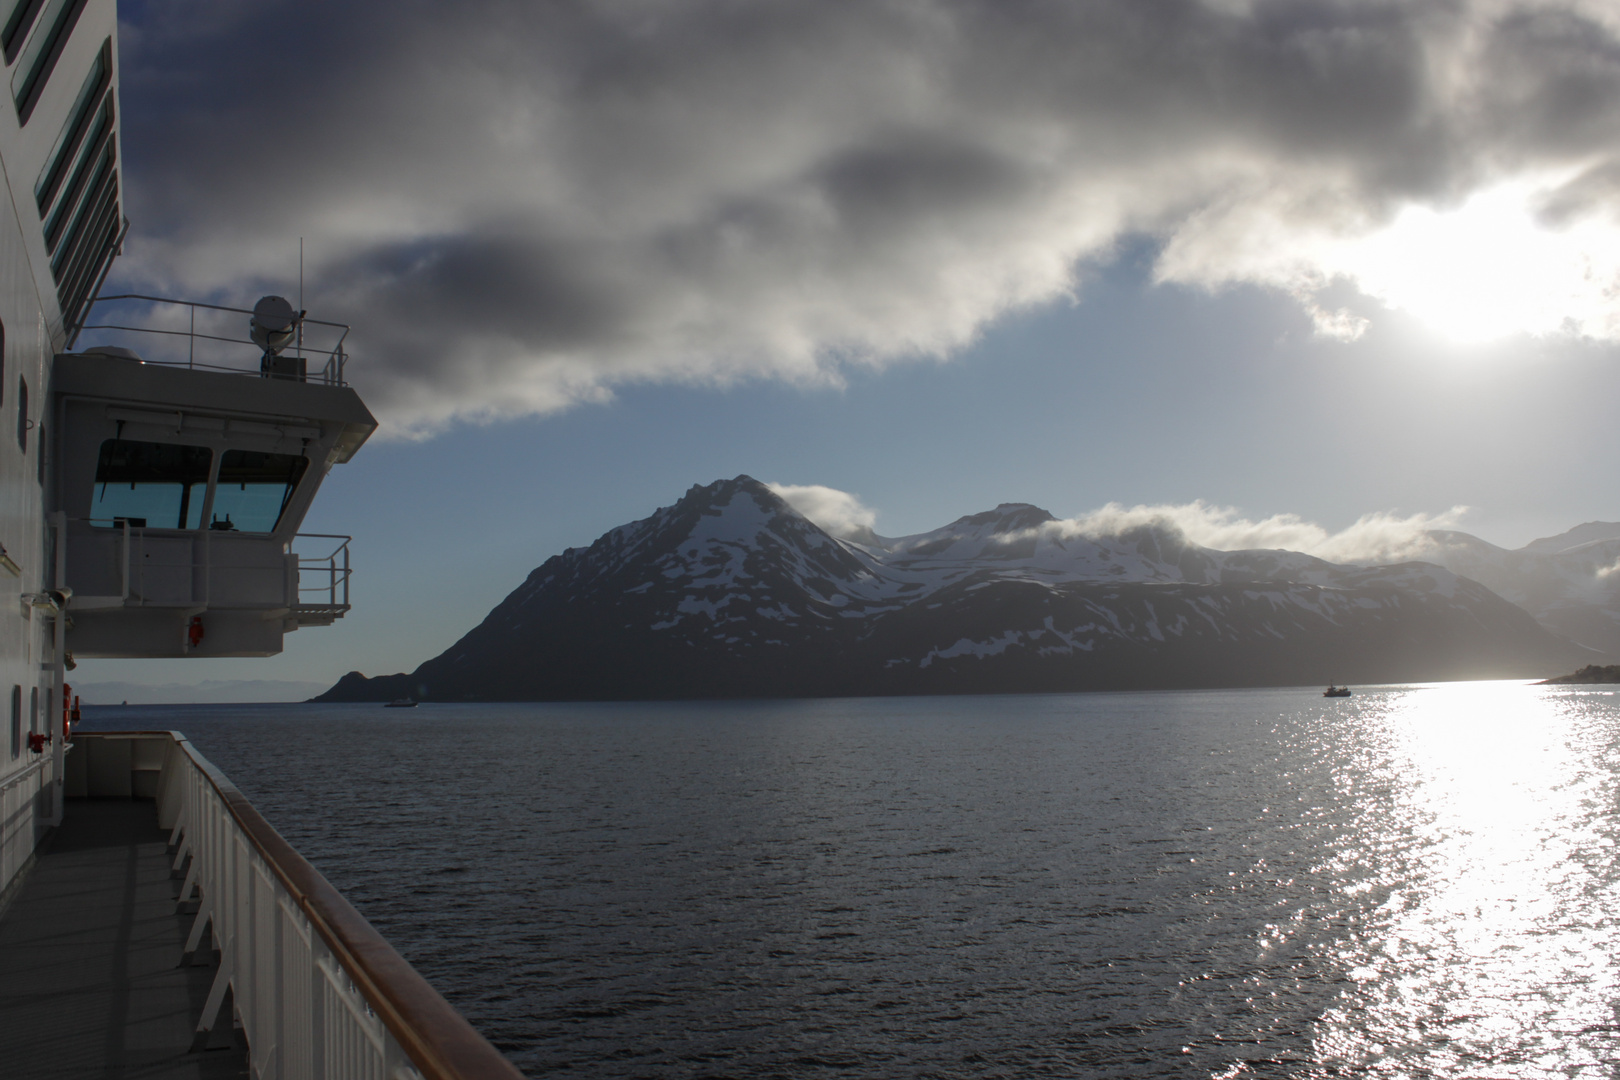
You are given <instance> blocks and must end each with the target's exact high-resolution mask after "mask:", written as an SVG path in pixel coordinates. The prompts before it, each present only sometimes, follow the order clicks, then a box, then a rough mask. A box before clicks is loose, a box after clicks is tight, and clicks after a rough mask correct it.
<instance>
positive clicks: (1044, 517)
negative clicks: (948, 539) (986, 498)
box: [951, 503, 1057, 533]
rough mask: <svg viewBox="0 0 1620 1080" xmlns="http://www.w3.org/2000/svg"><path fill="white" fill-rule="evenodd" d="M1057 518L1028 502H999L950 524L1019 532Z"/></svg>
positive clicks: (1000, 531) (999, 531) (998, 531)
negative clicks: (994, 506)
mask: <svg viewBox="0 0 1620 1080" xmlns="http://www.w3.org/2000/svg"><path fill="white" fill-rule="evenodd" d="M1056 520H1057V518H1055V517H1053V516H1052V515H1051V514H1049V513H1047V512H1046V511H1045V510H1042V509H1041V508H1040V507H1038V506H1033V505H1031V504H1030V503H1001V504H1000V505H999V506H997V507H996V508H995V509H994V510H986V511H984V512H983V513H981V514H969V515H967V516H966V517H960V518H957V519H956V520H955V521H953V522H951V526H957V525H967V526H972V527H974V528H983V527H985V526H990V529H991V531H992V532H997V533H1004V532H1021V531H1023V530H1024V529H1035V528H1039V527H1040V526H1042V525H1045V524H1046V523H1047V522H1048V521H1056Z"/></svg>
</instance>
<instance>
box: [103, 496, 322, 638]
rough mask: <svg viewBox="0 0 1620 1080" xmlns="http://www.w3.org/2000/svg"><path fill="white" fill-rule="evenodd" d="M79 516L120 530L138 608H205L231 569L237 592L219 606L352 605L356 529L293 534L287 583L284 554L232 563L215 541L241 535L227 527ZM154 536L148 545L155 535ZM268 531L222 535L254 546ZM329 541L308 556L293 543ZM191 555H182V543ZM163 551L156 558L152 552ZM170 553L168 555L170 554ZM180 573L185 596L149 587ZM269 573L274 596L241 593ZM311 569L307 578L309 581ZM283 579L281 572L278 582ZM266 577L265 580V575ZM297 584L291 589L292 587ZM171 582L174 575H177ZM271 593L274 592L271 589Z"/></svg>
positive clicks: (123, 566)
mask: <svg viewBox="0 0 1620 1080" xmlns="http://www.w3.org/2000/svg"><path fill="white" fill-rule="evenodd" d="M72 520H73V521H75V522H82V523H84V524H88V525H94V526H97V527H100V528H104V529H109V530H113V529H116V530H117V533H116V535H117V537H118V553H117V555H116V556H115V558H116V559H117V562H118V584H119V599H120V600H122V601H123V602H124V603H125V604H131V603H133V605H134V606H136V607H201V608H207V607H208V606H210V605H211V604H213V603H214V595H213V594H214V577H215V575H216V574H220V573H224V574H231V575H239V576H238V577H237V578H236V581H235V584H236V585H237V586H238V587H237V588H236V589H234V590H232V591H233V592H235V593H236V594H238V595H236V596H232V597H230V598H228V599H224V600H221V601H220V604H219V606H221V607H228V608H246V607H255V608H266V609H274V608H288V609H290V610H292V611H293V612H295V613H296V612H298V611H301V610H302V611H317V612H321V613H324V614H329V615H332V616H334V617H341V616H342V615H343V614H344V613H345V612H347V611H348V610H349V607H350V604H349V578H350V576H351V575H352V574H353V569H352V567H351V566H350V565H349V544H350V542H351V541H352V540H353V539H354V538H353V537H352V536H343V535H340V534H337V533H294V534H293V538H292V544H291V545H289V550H288V552H287V553H288V554H291V555H292V556H293V559H294V560H295V562H294V565H293V567H292V573H293V580H292V582H290V583H286V582H285V578H286V576H287V573H288V568H287V565H286V563H285V561H284V560H280V559H278V560H277V561H276V562H274V563H272V562H269V561H264V562H259V563H248V562H241V561H236V562H227V561H222V560H220V559H218V558H217V557H216V556H215V554H214V540H215V537H216V536H219V537H223V536H232V537H241V536H242V534H238V533H220V532H216V531H215V530H211V529H201V530H196V531H180V530H175V529H158V530H153V529H151V528H148V527H142V526H135V525H131V524H130V523H129V519H128V518H73V519H72ZM149 533H151V534H152V537H151V539H152V540H153V541H155V543H154V544H153V545H150V546H149V544H148V534H149ZM268 539H269V538H268V537H267V536H265V537H261V536H247V537H244V538H242V539H232V540H222V541H221V542H222V543H225V544H226V545H227V550H237V551H243V550H247V549H246V548H245V547H244V546H241V545H242V544H243V540H245V541H246V543H247V544H252V543H253V542H254V541H259V542H261V543H262V542H264V541H267V540H268ZM301 540H304V541H309V540H323V541H336V546H335V547H332V548H331V550H330V551H327V547H328V545H324V544H323V545H322V546H321V551H323V552H325V554H317V555H308V554H304V553H302V552H298V551H293V550H291V546H292V545H296V544H297V543H298V542H299V541H301ZM182 548H184V549H185V554H183V555H181V554H179V552H180V549H182ZM153 556H157V558H155V559H154V558H153ZM164 556H169V558H165V557H164ZM177 572H184V576H185V581H186V586H185V590H184V593H185V594H184V595H179V594H178V593H176V594H174V595H161V596H158V597H153V595H152V592H153V589H152V588H151V587H149V585H148V582H147V576H148V575H149V574H150V575H152V576H153V577H154V578H158V577H166V578H169V579H173V578H175V577H176V574H177ZM253 574H258V575H264V576H265V577H267V578H268V579H269V580H268V582H267V583H266V584H265V585H264V587H263V589H262V595H263V596H266V597H270V598H269V599H261V600H259V601H256V602H249V601H244V600H242V599H241V594H243V593H252V592H253V591H255V590H251V589H243V588H242V587H241V582H242V581H243V580H245V577H246V576H247V575H253ZM306 576H307V580H308V584H306ZM199 577H200V579H201V583H202V589H201V592H200V594H199V591H198V589H197V585H196V582H197V579H198V578H199ZM278 579H280V580H279V581H278ZM261 580H262V579H261ZM289 584H290V588H289V587H288V586H289ZM171 585H172V581H171ZM272 594H274V595H273V596H272Z"/></svg>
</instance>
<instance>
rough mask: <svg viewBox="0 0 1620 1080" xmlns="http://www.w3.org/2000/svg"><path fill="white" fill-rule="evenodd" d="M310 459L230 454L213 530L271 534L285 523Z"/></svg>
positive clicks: (223, 464) (222, 467)
mask: <svg viewBox="0 0 1620 1080" xmlns="http://www.w3.org/2000/svg"><path fill="white" fill-rule="evenodd" d="M308 467H309V459H308V458H306V457H303V456H301V455H297V454H261V453H259V452H257V451H254V450H227V451H225V456H224V457H222V458H220V459H219V484H218V486H216V487H215V488H214V511H213V520H212V521H210V522H209V523H208V527H209V528H210V529H226V530H233V531H239V532H270V531H271V530H272V529H274V528H275V527H276V523H277V522H279V521H280V520H281V512H282V511H283V510H285V509H286V508H287V502H288V501H289V500H290V499H291V498H292V494H293V491H294V490H295V489H296V488H297V487H298V481H299V480H300V479H302V478H303V475H304V470H305V469H306V468H308Z"/></svg>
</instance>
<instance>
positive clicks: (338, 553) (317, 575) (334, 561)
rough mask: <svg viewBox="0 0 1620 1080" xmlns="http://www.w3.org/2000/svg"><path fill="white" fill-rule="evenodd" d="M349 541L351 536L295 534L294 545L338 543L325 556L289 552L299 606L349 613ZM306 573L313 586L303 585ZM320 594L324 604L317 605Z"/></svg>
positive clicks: (351, 538) (319, 600)
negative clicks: (295, 560)
mask: <svg viewBox="0 0 1620 1080" xmlns="http://www.w3.org/2000/svg"><path fill="white" fill-rule="evenodd" d="M353 539H354V537H352V536H342V535H340V534H338V533H298V534H297V535H295V536H294V537H293V540H294V542H296V541H299V540H336V541H337V542H338V544H337V547H335V548H333V549H332V551H331V552H330V553H328V554H326V555H305V554H303V553H302V552H296V551H295V552H293V554H294V555H295V556H297V558H298V606H299V607H306V608H307V607H322V608H326V609H328V610H331V611H337V612H344V611H348V610H349V574H350V570H349V542H350V541H351V540H353ZM306 574H307V575H308V576H309V579H310V580H311V581H313V582H314V584H312V585H305V584H304V579H305V575H306ZM323 593H324V594H325V599H326V602H325V603H324V604H323V603H321V594H323Z"/></svg>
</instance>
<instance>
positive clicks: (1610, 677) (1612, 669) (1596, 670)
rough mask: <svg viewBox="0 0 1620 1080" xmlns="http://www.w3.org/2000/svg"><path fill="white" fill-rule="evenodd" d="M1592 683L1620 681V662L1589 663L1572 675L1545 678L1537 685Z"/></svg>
mask: <svg viewBox="0 0 1620 1080" xmlns="http://www.w3.org/2000/svg"><path fill="white" fill-rule="evenodd" d="M1592 683H1620V664H1587V665H1586V666H1585V667H1583V668H1581V670H1579V671H1577V672H1575V673H1574V674H1572V675H1560V676H1558V677H1557V678H1556V679H1543V680H1541V681H1540V682H1539V683H1537V684H1536V685H1537V686H1580V685H1582V684H1592Z"/></svg>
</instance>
